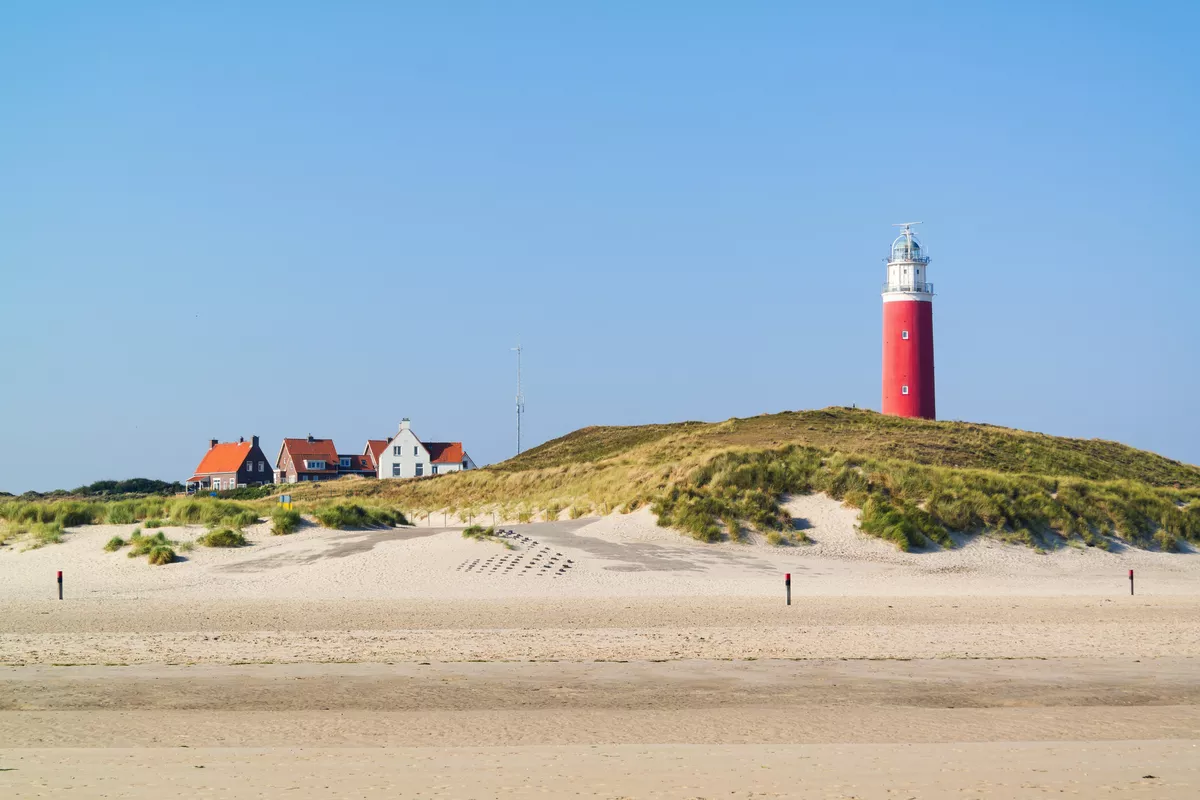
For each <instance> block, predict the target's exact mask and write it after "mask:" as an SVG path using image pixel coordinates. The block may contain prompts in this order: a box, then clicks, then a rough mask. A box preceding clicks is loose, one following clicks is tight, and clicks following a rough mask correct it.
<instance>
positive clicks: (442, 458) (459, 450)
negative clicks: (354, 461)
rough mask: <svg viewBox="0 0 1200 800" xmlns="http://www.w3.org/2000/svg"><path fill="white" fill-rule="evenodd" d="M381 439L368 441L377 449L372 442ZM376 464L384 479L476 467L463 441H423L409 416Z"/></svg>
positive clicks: (380, 475) (383, 448) (369, 445)
mask: <svg viewBox="0 0 1200 800" xmlns="http://www.w3.org/2000/svg"><path fill="white" fill-rule="evenodd" d="M378 441H379V440H378V439H375V440H372V441H369V442H367V450H368V451H369V452H373V448H372V443H373V442H374V443H377V442H378ZM375 463H376V470H377V473H376V474H378V475H379V477H380V478H420V477H424V476H426V475H444V474H445V473H447V472H458V471H460V470H464V469H475V462H474V461H472V460H471V457H470V456H469V455H467V451H466V450H464V449H463V446H462V442H422V441H421V440H420V439H418V438H417V435H416V434H415V433H413V431H412V425H411V424H410V423H409V421H408V419H407V418H406V419H404V420H402V421H401V422H400V431H399V433H397V434H396V435H395V436H394V437H393V438H391V439H389V440H387V442H386V443H385V444H384V446H383V447H381V448H379V452H378V454H377V455H375Z"/></svg>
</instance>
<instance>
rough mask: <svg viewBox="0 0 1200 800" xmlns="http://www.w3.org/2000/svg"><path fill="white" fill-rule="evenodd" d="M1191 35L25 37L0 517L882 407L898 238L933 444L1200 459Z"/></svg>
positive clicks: (585, 7)
mask: <svg viewBox="0 0 1200 800" xmlns="http://www.w3.org/2000/svg"><path fill="white" fill-rule="evenodd" d="M244 5H252V6H253V7H252V8H245V7H243V6H244ZM1198 9H1200V7H1198V6H1196V5H1195V4H1182V3H1180V4H1153V5H1149V4H1147V5H1138V6H1135V5H1134V4H1126V5H1125V6H1124V7H1119V6H1117V5H1116V4H1106V5H1104V6H1101V5H1099V4H1061V3H1055V4H1043V3H1028V4H1026V3H1004V4H992V5H986V6H985V5H982V4H965V3H964V4H958V3H955V4H945V5H939V6H923V5H920V4H917V5H913V4H908V5H905V6H903V7H902V8H898V7H897V6H896V5H895V4H851V3H836V4H834V3H829V4H821V5H820V6H817V5H816V4H802V3H782V2H781V3H768V2H761V3H691V2H689V3H684V2H659V3H653V4H650V3H634V2H604V3H584V2H579V3H551V2H544V3H533V2H525V3H521V2H513V3H503V4H496V3H482V2H477V3H438V4H433V3H425V4H417V3H383V2H380V3H367V2H357V3H346V4H333V3H317V2H286V3H284V2H278V3H268V2H260V3H255V4H238V3H232V2H229V3H221V2H215V3H207V4H194V5H193V6H192V7H190V8H184V7H183V4H155V3H148V2H147V3H121V2H113V3H104V4H96V3H82V2H76V3H53V2H45V3H40V2H39V3H35V2H25V3H14V4H5V6H4V7H3V9H0V74H3V75H5V76H6V77H5V79H4V80H3V81H0V109H3V112H2V114H3V116H2V120H3V124H2V125H0V185H2V186H3V190H2V191H0V277H2V279H3V280H2V281H0V341H2V342H3V345H4V369H3V373H2V374H3V375H4V380H3V391H2V392H0V453H2V454H3V456H4V457H3V458H0V488H2V489H6V490H8V491H11V492H20V491H24V490H26V489H39V490H45V489H51V488H55V487H68V488H69V487H73V486H77V485H79V484H82V483H85V482H90V481H93V480H97V479H102V478H121V477H131V476H147V477H158V478H164V479H181V478H186V477H187V475H188V474H189V470H190V469H191V468H192V467H193V466H194V465H195V463H196V462H197V461H198V460H199V458H200V456H201V455H202V454H203V450H204V449H205V447H206V443H207V440H208V439H209V438H210V437H217V438H220V439H222V440H229V439H236V438H237V437H238V436H247V437H248V436H250V435H251V434H259V435H260V436H261V437H262V438H263V441H264V443H265V444H266V445H267V449H268V450H269V451H270V452H271V455H272V456H273V455H274V450H275V449H276V448H277V447H278V443H279V440H280V439H281V438H282V437H283V436H302V435H305V434H307V433H310V432H311V433H313V434H314V435H318V436H328V437H333V438H335V439H336V441H337V442H338V445H339V449H341V450H343V451H347V452H359V451H360V450H361V447H362V445H363V443H364V441H365V440H366V439H367V438H368V437H383V436H386V435H389V434H390V433H391V432H393V431H394V429H395V426H396V424H397V422H398V421H399V419H400V418H401V417H404V416H407V417H411V418H412V420H413V426H414V429H415V431H416V432H417V433H418V435H420V436H422V437H424V438H427V439H461V440H463V441H464V442H465V443H466V446H467V449H468V450H469V452H471V454H472V455H473V456H474V457H475V459H476V460H477V461H479V462H481V463H483V462H493V461H497V460H501V459H503V458H506V457H508V456H509V455H511V453H512V451H513V445H514V443H513V394H514V389H515V387H514V385H513V384H514V382H515V381H514V374H513V373H514V367H515V364H514V356H513V354H512V353H510V352H509V348H510V347H511V346H513V345H514V344H515V343H516V341H517V339H518V337H520V340H521V341H522V343H523V344H524V345H525V348H526V350H525V355H526V358H525V367H526V370H525V378H526V382H525V393H526V399H527V409H528V413H527V415H526V420H525V426H526V437H525V438H526V443H527V444H536V443H538V442H541V441H543V440H546V439H548V438H552V437H554V436H558V435H561V434H563V433H566V432H568V431H570V430H573V429H575V428H578V427H581V426H584V425H590V424H635V423H644V422H652V421H655V422H657V421H672V420H682V419H704V420H721V419H725V418H728V417H731V416H748V415H752V414H757V413H760V412H773V411H780V410H784V409H802V408H815V407H822V406H826V405H835V404H836V405H850V404H857V405H859V406H865V407H871V408H878V407H879V388H880V387H879V380H880V363H879V362H880V317H881V312H880V298H879V287H880V283H881V282H882V281H883V278H884V266H883V261H882V259H883V256H884V255H885V254H886V253H887V250H888V246H889V244H890V242H891V238H892V236H893V229H892V228H891V227H890V225H891V223H893V222H902V221H908V220H914V219H917V220H923V221H924V222H925V225H924V226H922V228H923V235H924V240H925V244H926V246H927V249H928V251H929V253H930V254H931V255H932V256H933V258H934V260H933V263H932V265H931V277H932V279H933V280H934V281H935V283H936V284H937V287H938V297H937V300H936V305H935V310H934V320H935V332H936V342H937V369H938V373H937V378H938V381H937V389H938V411H939V415H940V416H941V417H943V418H946V419H966V420H973V421H982V422H991V423H996V424H1000V425H1011V426H1016V427H1021V428H1028V429H1033V430H1039V431H1045V432H1048V433H1054V434H1063V435H1071V436H1082V437H1101V438H1107V439H1115V440H1119V441H1124V442H1127V443H1129V444H1132V445H1135V446H1138V447H1144V448H1148V449H1152V450H1156V451H1159V452H1162V453H1164V454H1166V455H1169V456H1172V457H1174V458H1178V459H1182V460H1186V461H1190V462H1192V463H1198V462H1200V421H1198V415H1197V414H1196V409H1197V407H1198V406H1200V402H1198V395H1200V377H1198V375H1200V368H1198V367H1197V363H1198V362H1200V358H1198V357H1197V356H1198V352H1197V351H1198V350H1200V322H1198V316H1197V313H1196V310H1195V305H1196V302H1197V301H1196V291H1195V283H1196V275H1197V272H1196V268H1195V264H1196V242H1195V224H1194V223H1195V215H1196V212H1197V209H1200V155H1198V153H1200V149H1198V148H1197V147H1196V135H1197V134H1196V131H1197V129H1198V127H1200V89H1197V87H1198V86H1200V48H1197V47H1196V46H1195V41H1194V37H1195V31H1196V30H1198V29H1200V10H1198Z"/></svg>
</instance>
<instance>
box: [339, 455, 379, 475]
mask: <svg viewBox="0 0 1200 800" xmlns="http://www.w3.org/2000/svg"><path fill="white" fill-rule="evenodd" d="M338 458H339V459H342V458H348V459H350V466H349V467H342V469H354V470H359V471H364V472H374V471H375V469H376V468H375V465H374V464H372V463H371V457H370V456H366V455H362V456H343V455H339V456H338ZM338 463H339V464H340V463H341V462H340V461H339V462H338Z"/></svg>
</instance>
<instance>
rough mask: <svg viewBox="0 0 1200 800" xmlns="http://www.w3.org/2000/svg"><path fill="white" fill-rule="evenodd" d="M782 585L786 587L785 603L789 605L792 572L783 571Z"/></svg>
mask: <svg viewBox="0 0 1200 800" xmlns="http://www.w3.org/2000/svg"><path fill="white" fill-rule="evenodd" d="M783 585H784V586H785V587H786V588H787V604H788V605H789V606H790V605H791V604H792V573H790V572H786V573H784V576H783Z"/></svg>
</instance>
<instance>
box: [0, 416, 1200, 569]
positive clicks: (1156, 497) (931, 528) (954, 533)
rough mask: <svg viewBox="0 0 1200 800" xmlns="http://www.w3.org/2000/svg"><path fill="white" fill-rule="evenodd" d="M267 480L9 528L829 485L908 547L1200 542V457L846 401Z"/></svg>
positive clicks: (604, 503) (377, 519)
mask: <svg viewBox="0 0 1200 800" xmlns="http://www.w3.org/2000/svg"><path fill="white" fill-rule="evenodd" d="M280 488H281V487H276V489H274V490H271V491H275V492H276V493H277V492H278V490H279V489H280ZM267 491H268V490H266V489H263V490H257V491H256V492H254V493H253V495H254V497H257V498H258V499H254V498H251V497H248V498H247V499H246V500H243V501H235V500H227V499H221V498H211V497H191V498H183V497H176V498H164V497H154V496H151V497H145V498H139V499H125V500H119V501H115V502H113V501H110V502H99V501H95V500H90V499H60V500H53V501H44V500H43V501H36V502H30V501H25V500H20V499H14V500H10V501H7V502H2V503H0V518H3V519H4V520H6V521H7V522H8V524H9V529H10V530H11V529H12V526H14V525H15V526H18V527H19V526H25V528H26V529H27V528H28V526H30V525H32V524H35V523H42V524H57V525H59V526H61V527H62V528H66V527H71V526H75V525H85V524H91V523H99V522H104V521H114V520H128V521H129V522H145V521H148V520H155V521H162V522H163V523H164V524H170V525H183V524H204V525H207V526H208V527H210V528H218V527H228V528H231V529H235V530H236V529H240V528H241V527H244V526H245V525H248V524H251V523H252V522H255V521H257V520H258V519H259V518H260V517H262V516H267V515H271V516H272V528H273V530H276V531H277V532H281V533H282V532H286V531H287V530H294V529H295V526H296V525H298V524H299V521H300V517H299V514H300V513H304V514H309V515H312V516H314V517H315V518H316V520H317V521H318V522H319V523H320V524H322V525H324V526H325V527H330V528H337V529H347V528H360V529H361V528H375V527H383V526H392V525H397V524H405V523H406V522H407V521H408V520H414V521H419V520H422V519H428V518H429V517H430V516H431V515H433V514H436V515H437V517H442V516H443V515H444V517H445V519H446V520H447V521H448V522H453V521H457V520H461V521H462V522H470V521H473V520H475V519H483V518H484V517H485V515H488V514H490V513H495V514H496V515H497V518H498V519H515V520H519V521H521V522H530V521H537V520H546V519H559V518H561V516H562V515H563V514H564V513H565V514H566V516H568V517H570V518H572V519H578V518H580V517H583V516H586V515H589V514H608V513H611V512H614V511H622V512H628V511H631V510H633V509H635V508H639V507H643V506H649V507H650V508H652V509H653V511H654V513H655V514H656V515H657V516H658V519H659V523H660V524H662V525H666V526H670V527H673V528H677V529H680V530H682V531H685V532H686V533H688V534H689V535H691V536H694V537H695V538H697V539H700V540H703V541H720V540H724V539H734V540H736V539H740V538H744V537H745V535H746V534H747V533H748V532H749V531H758V532H761V533H763V534H765V535H766V536H767V538H768V541H770V542H772V543H774V544H781V545H783V544H802V543H803V542H804V536H803V534H802V533H801V532H798V531H794V530H792V529H791V525H792V521H791V519H790V518H789V516H788V515H787V513H786V512H784V510H783V509H782V508H781V505H780V504H781V502H782V501H783V499H784V498H785V497H786V496H787V495H789V494H803V493H808V492H823V493H825V494H828V495H829V496H830V497H833V498H836V499H838V500H840V501H842V502H844V503H846V504H847V505H849V506H852V507H854V508H858V509H860V511H861V527H862V529H863V531H865V532H866V533H869V534H872V535H875V536H878V537H880V538H883V539H886V540H888V541H890V542H894V543H895V544H896V545H897V546H898V547H900V548H903V549H906V550H912V549H921V548H932V547H953V546H955V544H956V543H957V542H959V541H961V537H962V536H963V535H966V536H970V535H989V536H996V537H999V538H1003V539H1005V540H1008V541H1012V542H1018V543H1023V544H1027V545H1030V546H1033V547H1044V548H1049V547H1057V546H1062V545H1065V544H1073V545H1076V546H1080V547H1103V548H1108V549H1111V548H1115V547H1120V546H1126V545H1128V546H1136V547H1145V548H1154V549H1162V550H1176V549H1182V548H1184V547H1187V546H1188V543H1193V544H1195V543H1200V468H1198V467H1195V466H1192V465H1189V464H1184V463H1181V462H1178V461H1174V460H1171V459H1168V458H1164V457H1162V456H1159V455H1156V454H1154V453H1149V452H1145V451H1142V450H1137V449H1135V448H1132V447H1128V446H1126V445H1122V444H1118V443H1115V442H1107V441H1100V440H1083V439H1070V438H1063V437H1056V436H1048V435H1045V434H1040V433H1030V432H1026V431H1018V430H1012V429H1008V428H1000V427H996V426H992V425H979V424H973V423H964V422H933V421H928V420H914V419H902V418H898V417H885V416H882V415H880V414H877V413H875V412H871V411H864V410H858V409H847V408H828V409H822V410H819V411H802V412H784V413H781V414H769V415H767V414H764V415H761V416H757V417H750V418H747V419H731V420H727V421H725V422H719V423H704V422H680V423H674V424H667V425H643V426H632V427H590V428H583V429H581V430H578V431H575V432H573V433H570V434H568V435H566V436H563V437H560V438H558V439H554V440H552V441H549V442H546V443H545V444H543V445H541V446H539V447H535V448H532V449H531V450H528V451H526V452H524V453H522V454H520V455H519V456H517V457H516V458H513V459H510V460H508V461H505V462H503V463H501V464H497V465H495V466H491V467H487V468H485V469H479V470H471V471H469V472H455V473H450V474H447V475H441V476H431V477H424V478H416V479H408V480H364V479H361V478H345V479H342V480H337V481H329V482H320V483H311V484H303V483H302V484H295V485H291V486H288V487H287V492H288V493H289V494H291V495H292V499H293V502H294V503H295V509H296V511H295V512H294V513H295V514H296V516H295V517H294V518H293V517H292V516H290V515H289V516H288V517H287V519H284V518H283V517H281V516H280V515H279V514H280V512H278V511H274V512H273V509H277V505H276V501H275V499H274V498H273V497H270V496H261V495H264V494H266V492H267ZM146 524H148V523H146ZM771 534H777V535H774V536H772V535H771ZM22 535H27V533H26V534H22ZM9 538H10V539H11V538H12V534H9ZM51 538H52V537H51Z"/></svg>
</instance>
